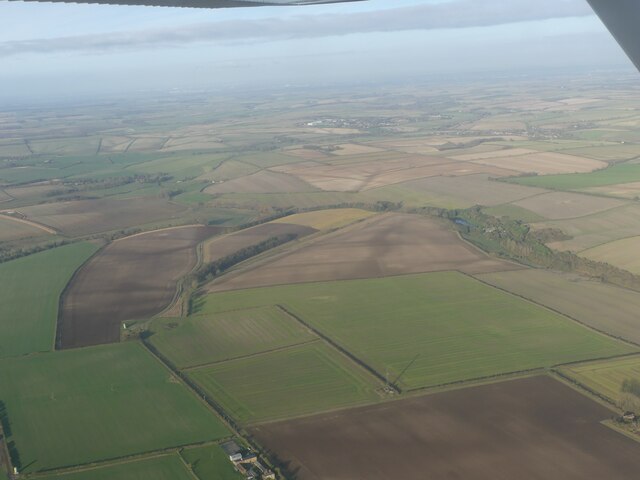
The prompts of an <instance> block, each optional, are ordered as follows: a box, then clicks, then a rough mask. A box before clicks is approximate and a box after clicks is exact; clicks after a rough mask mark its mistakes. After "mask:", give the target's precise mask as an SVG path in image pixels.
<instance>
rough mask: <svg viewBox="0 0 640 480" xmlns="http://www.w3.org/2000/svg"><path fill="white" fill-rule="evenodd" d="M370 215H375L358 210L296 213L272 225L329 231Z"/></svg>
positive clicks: (344, 209) (345, 209)
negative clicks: (281, 224) (289, 224)
mask: <svg viewBox="0 0 640 480" xmlns="http://www.w3.org/2000/svg"><path fill="white" fill-rule="evenodd" d="M372 215H375V213H373V212H367V211H366V210H360V209H359V208H340V209H333V210H318V211H315V212H306V213H298V214H295V215H289V216H288V217H283V218H279V219H278V220H275V221H274V222H272V223H293V224H295V225H302V226H305V227H311V228H315V229H316V230H331V229H333V228H340V227H344V226H346V225H349V224H350V223H353V222H357V221H358V220H364V219H365V218H369V217H371V216H372Z"/></svg>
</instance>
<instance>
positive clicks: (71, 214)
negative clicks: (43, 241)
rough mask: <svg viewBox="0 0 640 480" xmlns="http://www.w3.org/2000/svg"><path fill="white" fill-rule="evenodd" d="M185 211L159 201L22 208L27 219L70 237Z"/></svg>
mask: <svg viewBox="0 0 640 480" xmlns="http://www.w3.org/2000/svg"><path fill="white" fill-rule="evenodd" d="M184 210H185V208H184V207H181V206H179V205H175V204H173V203H170V202H167V201H162V200H158V199H157V198H144V197H143V198H135V199H128V200H111V199H100V200H77V201H71V202H60V203H44V204H42V205H34V206H31V207H25V208H20V209H19V212H20V213H21V214H23V215H25V216H26V217H27V218H28V219H30V220H33V221H36V222H39V223H43V224H45V225H48V226H50V227H53V228H55V229H57V230H60V231H62V232H63V233H65V234H66V235H69V236H83V235H89V234H92V233H100V232H108V231H111V230H118V229H122V228H127V227H131V226H135V225H139V224H144V223H152V222H154V221H157V220H163V219H168V218H171V217H174V216H177V215H178V214H179V213H181V212H184Z"/></svg>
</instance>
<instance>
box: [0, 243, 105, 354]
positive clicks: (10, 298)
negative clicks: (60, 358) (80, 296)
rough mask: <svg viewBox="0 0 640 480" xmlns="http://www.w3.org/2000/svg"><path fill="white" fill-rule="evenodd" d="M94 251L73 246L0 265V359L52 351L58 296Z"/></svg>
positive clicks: (81, 245)
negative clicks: (0, 286)
mask: <svg viewBox="0 0 640 480" xmlns="http://www.w3.org/2000/svg"><path fill="white" fill-rule="evenodd" d="M96 250H97V247H96V246H94V245H92V244H89V243H76V244H73V245H66V246H64V247H58V248H55V249H51V250H47V251H45V252H41V253H37V254H35V255H30V256H28V257H23V258H19V259H17V260H13V261H11V262H6V263H2V264H0V285H2V288H1V289H0V358H1V357H10V356H16V355H24V354H26V353H31V352H45V351H49V350H51V349H52V348H53V342H54V339H55V329H56V321H57V318H58V300H59V298H60V294H61V293H62V290H63V289H64V287H65V286H66V285H67V282H68V281H69V279H70V278H71V276H72V275H73V272H75V271H76V269H78V268H79V267H80V265H82V263H84V261H85V260H86V259H87V258H89V256H90V255H91V254H92V253H94V252H95V251H96Z"/></svg>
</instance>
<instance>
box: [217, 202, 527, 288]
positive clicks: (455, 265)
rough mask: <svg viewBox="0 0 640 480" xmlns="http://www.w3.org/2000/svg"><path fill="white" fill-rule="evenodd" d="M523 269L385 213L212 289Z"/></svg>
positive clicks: (416, 219) (428, 225) (439, 226)
mask: <svg viewBox="0 0 640 480" xmlns="http://www.w3.org/2000/svg"><path fill="white" fill-rule="evenodd" d="M519 268H522V267H519V266H517V265H514V264H511V263H508V262H504V261H501V260H498V259H495V258H492V257H489V256H487V255H486V254H485V253H483V252H481V251H480V250H478V249H476V248H474V247H472V246H470V245H469V244H467V243H465V242H463V241H462V240H460V238H459V237H458V236H457V234H456V233H455V232H454V231H453V230H451V229H450V228H448V227H447V225H446V224H445V223H444V221H442V222H441V221H438V220H434V219H429V218H426V217H421V216H418V215H406V214H386V215H379V216H376V217H374V218H372V219H371V220H365V221H364V222H361V223H358V224H357V225H354V226H352V227H347V228H345V229H344V230H342V231H340V232H337V233H335V234H329V235H328V236H326V237H324V238H322V239H320V240H318V241H315V242H312V243H310V244H309V245H307V246H304V247H302V248H299V249H297V250H295V251H293V252H291V253H289V254H285V255H283V256H279V257H276V258H274V259H273V260H271V261H268V262H266V263H263V264H260V265H258V266H256V267H255V268H253V269H249V270H246V271H240V272H238V273H236V274H234V273H230V274H227V275H225V276H223V277H221V278H220V279H219V280H218V281H215V282H213V283H212V284H211V286H210V288H209V289H210V291H223V290H236V289H241V288H252V287H259V286H268V285H279V284H288V283H304V282H317V281H331V280H350V279H358V278H370V277H384V276H390V275H403V274H409V273H423V272H435V271H443V270H460V271H463V272H465V273H481V272H482V273H488V272H496V271H504V270H517V269H519Z"/></svg>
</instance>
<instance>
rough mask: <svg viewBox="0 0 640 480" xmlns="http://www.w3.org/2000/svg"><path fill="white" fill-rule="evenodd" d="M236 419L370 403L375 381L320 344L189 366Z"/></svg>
mask: <svg viewBox="0 0 640 480" xmlns="http://www.w3.org/2000/svg"><path fill="white" fill-rule="evenodd" d="M188 375H189V377H190V378H191V379H192V380H194V381H195V382H196V383H198V384H199V385H200V386H201V387H202V388H203V389H204V390H205V391H206V392H207V393H208V394H209V395H211V396H212V397H213V398H215V399H216V401H218V402H220V404H222V406H223V407H224V408H225V410H226V411H227V412H229V413H230V414H231V415H232V416H233V417H235V418H236V419H237V420H238V421H240V422H242V423H252V422H256V421H262V420H273V419H278V418H286V417H292V416H296V415H303V414H312V413H317V412H321V411H325V410H330V409H333V408H341V407H347V406H352V405H358V404H363V403H370V402H373V401H376V400H377V399H378V398H379V396H378V394H376V393H375V388H376V384H375V380H374V379H373V377H370V376H369V375H368V374H367V373H366V372H364V371H362V370H360V368H359V367H356V366H355V365H353V364H352V363H351V361H350V360H348V359H347V358H346V357H343V356H342V355H341V354H339V353H337V352H336V351H335V350H333V349H332V348H331V347H329V346H327V345H325V344H324V343H322V342H316V343H312V344H306V345H301V346H296V347H293V348H290V349H286V350H279V351H276V352H271V353H265V354H263V355H257V356H252V357H246V358H241V359H237V360H230V361H228V362H223V363H218V364H215V365H211V366H207V367H203V368H198V369H195V370H190V371H189V373H188Z"/></svg>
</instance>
